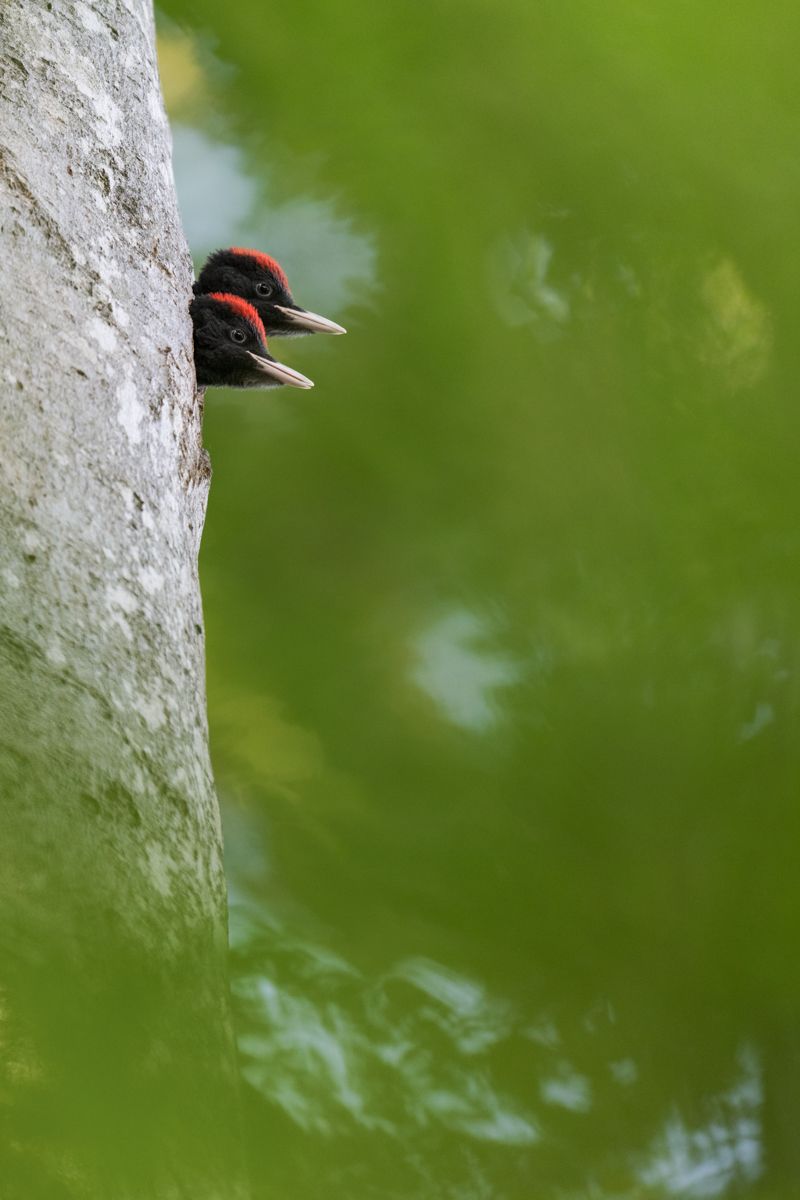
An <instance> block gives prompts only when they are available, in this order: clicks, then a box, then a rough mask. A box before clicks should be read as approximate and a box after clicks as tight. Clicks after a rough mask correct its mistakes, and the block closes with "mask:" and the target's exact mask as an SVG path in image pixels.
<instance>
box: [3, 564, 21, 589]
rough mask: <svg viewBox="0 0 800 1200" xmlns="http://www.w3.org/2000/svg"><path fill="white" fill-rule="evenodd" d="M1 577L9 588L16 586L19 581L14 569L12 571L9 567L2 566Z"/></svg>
mask: <svg viewBox="0 0 800 1200" xmlns="http://www.w3.org/2000/svg"><path fill="white" fill-rule="evenodd" d="M3 579H4V580H5V581H6V583H7V584H8V586H9V587H10V588H18V587H19V586H20V583H21V580H20V577H19V575H17V573H16V571H12V569H11V567H4V568H3Z"/></svg>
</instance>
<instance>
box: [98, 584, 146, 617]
mask: <svg viewBox="0 0 800 1200" xmlns="http://www.w3.org/2000/svg"><path fill="white" fill-rule="evenodd" d="M106 603H107V604H108V606H109V608H119V609H121V610H122V611H123V612H124V613H129V614H130V613H135V612H136V610H137V609H138V607H139V601H138V600H137V599H136V597H135V596H134V594H133V592H129V591H128V589H127V588H125V587H123V586H122V585H121V584H119V583H115V584H111V585H110V586H109V587H107V588H106Z"/></svg>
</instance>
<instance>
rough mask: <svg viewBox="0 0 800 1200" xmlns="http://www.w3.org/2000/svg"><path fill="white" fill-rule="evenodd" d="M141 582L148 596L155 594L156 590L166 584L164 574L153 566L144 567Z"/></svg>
mask: <svg viewBox="0 0 800 1200" xmlns="http://www.w3.org/2000/svg"><path fill="white" fill-rule="evenodd" d="M139 582H140V583H141V585H142V587H143V588H144V590H145V591H146V592H147V594H148V596H155V594H156V592H158V591H160V590H161V588H162V587H163V586H164V576H163V575H162V574H161V572H160V571H156V570H154V569H153V567H144V568H143V570H141V571H140V572H139Z"/></svg>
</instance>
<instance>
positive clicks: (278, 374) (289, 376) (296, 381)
mask: <svg viewBox="0 0 800 1200" xmlns="http://www.w3.org/2000/svg"><path fill="white" fill-rule="evenodd" d="M247 353H248V354H249V355H250V357H251V358H252V360H253V362H254V363H255V364H256V367H257V369H258V370H259V371H261V372H262V374H264V375H269V376H270V378H271V379H274V380H275V382H276V383H283V384H285V385H286V386H287V387H299V388H312V387H313V386H314V381H313V379H308V378H307V377H306V376H305V375H301V374H300V372H299V371H293V370H292V368H291V367H287V366H284V364H283V363H279V362H275V359H274V358H262V357H261V355H260V354H253V352H252V350H248V351H247Z"/></svg>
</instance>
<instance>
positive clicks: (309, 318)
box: [273, 304, 347, 333]
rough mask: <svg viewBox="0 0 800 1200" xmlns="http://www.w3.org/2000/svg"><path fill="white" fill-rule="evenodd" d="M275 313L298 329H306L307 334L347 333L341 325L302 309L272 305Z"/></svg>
mask: <svg viewBox="0 0 800 1200" xmlns="http://www.w3.org/2000/svg"><path fill="white" fill-rule="evenodd" d="M273 308H274V309H275V311H276V312H279V313H283V315H284V316H285V317H288V319H289V320H290V321H291V323H292V325H296V326H297V328H298V329H307V330H308V332H309V333H347V330H346V329H345V328H344V326H343V325H337V324H336V322H335V321H329V320H328V318H327V317H321V316H320V315H319V313H312V312H307V311H306V309H304V308H286V307H285V306H284V305H283V304H274V305H273Z"/></svg>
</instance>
